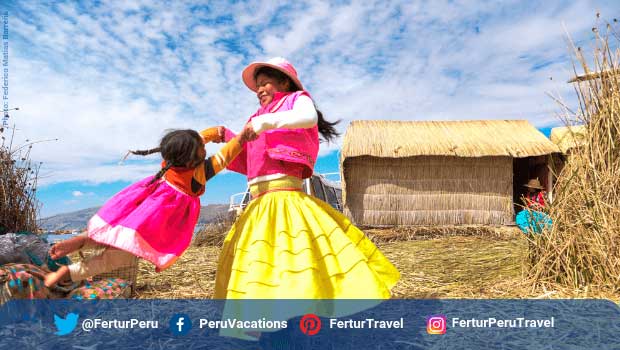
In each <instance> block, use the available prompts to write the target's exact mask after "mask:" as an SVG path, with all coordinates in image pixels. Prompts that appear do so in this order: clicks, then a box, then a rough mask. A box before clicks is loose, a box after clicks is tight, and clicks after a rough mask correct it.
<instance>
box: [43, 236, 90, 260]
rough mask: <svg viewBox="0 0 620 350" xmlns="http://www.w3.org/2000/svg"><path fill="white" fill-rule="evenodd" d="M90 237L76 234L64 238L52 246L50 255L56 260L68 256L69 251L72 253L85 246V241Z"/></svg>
mask: <svg viewBox="0 0 620 350" xmlns="http://www.w3.org/2000/svg"><path fill="white" fill-rule="evenodd" d="M87 239H88V237H86V236H82V235H80V236H75V237H72V238H69V239H67V240H64V241H62V242H58V243H56V244H54V245H53V246H52V248H50V257H51V258H52V259H54V260H56V259H60V258H62V257H63V256H67V255H68V254H69V253H72V252H74V251H76V250H78V249H80V248H82V246H84V242H85V241H86V240H87Z"/></svg>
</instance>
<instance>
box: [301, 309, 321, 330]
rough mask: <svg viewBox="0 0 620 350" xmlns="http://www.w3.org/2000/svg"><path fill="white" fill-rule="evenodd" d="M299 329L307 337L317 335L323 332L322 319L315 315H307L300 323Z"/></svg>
mask: <svg viewBox="0 0 620 350" xmlns="http://www.w3.org/2000/svg"><path fill="white" fill-rule="evenodd" d="M299 329H301V332H302V333H303V334H305V335H315V334H317V333H318V332H319V331H320V330H321V319H320V318H319V316H317V315H315V314H305V315H304V316H303V317H302V318H301V320H300V321H299Z"/></svg>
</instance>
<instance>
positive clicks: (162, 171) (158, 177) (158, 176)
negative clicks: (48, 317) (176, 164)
mask: <svg viewBox="0 0 620 350" xmlns="http://www.w3.org/2000/svg"><path fill="white" fill-rule="evenodd" d="M171 166H172V164H171V163H166V166H165V167H163V168H161V170H160V171H158V172H157V174H155V177H154V178H153V180H151V182H149V185H150V184H152V183H153V182H155V181H157V180H159V179H161V178H162V176H164V174H165V173H166V171H168V169H170V167H171Z"/></svg>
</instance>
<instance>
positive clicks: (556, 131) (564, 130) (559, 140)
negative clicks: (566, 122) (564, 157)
mask: <svg viewBox="0 0 620 350" xmlns="http://www.w3.org/2000/svg"><path fill="white" fill-rule="evenodd" d="M585 132H586V128H585V126H584V125H574V126H559V127H557V128H553V129H551V135H549V139H550V140H551V142H553V143H555V144H556V145H558V147H559V148H560V151H562V153H563V154H569V153H570V152H571V151H572V150H574V149H575V148H578V147H583V146H584V145H585V142H586V134H585Z"/></svg>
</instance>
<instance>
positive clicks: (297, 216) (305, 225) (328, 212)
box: [214, 58, 400, 317]
mask: <svg viewBox="0 0 620 350" xmlns="http://www.w3.org/2000/svg"><path fill="white" fill-rule="evenodd" d="M242 76H243V81H244V83H245V84H246V85H247V86H248V88H250V89H251V90H252V91H254V92H256V96H257V97H258V99H259V101H260V108H259V109H258V111H257V112H256V113H255V114H254V115H252V116H251V117H250V119H249V121H248V124H249V125H250V126H251V127H252V128H253V130H254V132H255V133H256V135H254V137H256V139H255V140H254V141H252V142H247V143H246V144H245V145H244V150H243V151H242V153H241V154H240V155H239V156H238V157H237V158H236V159H235V160H234V161H232V162H231V163H230V164H229V166H228V169H230V170H232V171H236V172H239V173H242V174H245V175H247V177H248V184H249V185H250V192H251V195H252V201H251V202H250V203H249V205H248V206H247V207H246V208H245V210H244V212H243V214H242V215H241V216H240V217H239V218H238V220H237V221H236V222H235V223H234V224H233V226H232V228H231V230H230V232H229V233H228V235H227V237H226V239H225V241H224V247H223V249H222V252H221V255H220V258H219V263H218V269H217V276H216V284H215V296H214V297H215V298H216V299H388V298H390V290H391V289H392V287H394V285H395V284H396V282H397V281H398V280H399V278H400V274H399V272H398V270H397V269H396V268H395V267H394V266H393V265H392V264H391V263H390V262H389V261H388V259H387V258H386V257H385V256H384V255H383V254H382V253H381V252H380V251H379V250H378V249H377V247H376V246H375V245H374V244H373V243H372V242H371V241H370V240H369V239H368V238H367V237H366V236H365V235H364V233H363V232H362V231H360V230H359V229H358V228H357V227H355V226H354V225H352V224H351V222H350V221H349V220H348V219H347V218H346V217H345V216H344V215H343V214H342V213H340V212H338V211H337V210H334V209H333V208H332V207H331V206H330V205H329V204H327V203H325V202H323V201H321V200H319V199H317V198H315V197H312V196H308V195H307V194H305V193H303V192H302V179H305V178H308V177H310V176H311V175H312V170H313V168H314V163H315V161H316V157H317V154H318V148H319V133H320V134H321V136H322V137H323V138H324V139H326V140H328V141H330V140H332V139H334V138H335V137H336V136H338V134H337V132H336V130H335V128H334V125H335V124H336V123H330V122H328V121H326V120H325V119H323V116H322V114H321V112H319V111H317V109H316V107H315V105H314V102H313V101H312V99H311V97H310V94H309V93H308V92H307V91H305V90H304V89H303V86H302V84H301V82H300V81H299V79H298V78H297V72H296V71H295V69H294V68H293V66H292V65H291V64H290V63H289V62H288V61H286V60H285V59H283V58H274V59H271V60H269V61H267V62H255V63H252V64H250V65H249V66H248V67H246V68H245V70H244V71H243V74H242ZM246 127H247V126H246ZM225 135H226V137H225V138H226V140H228V139H230V138H232V137H234V134H233V133H232V132H231V131H230V130H225ZM294 312H295V311H293V310H291V313H292V314H291V315H289V316H291V317H294V316H299V315H300V314H294Z"/></svg>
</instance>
